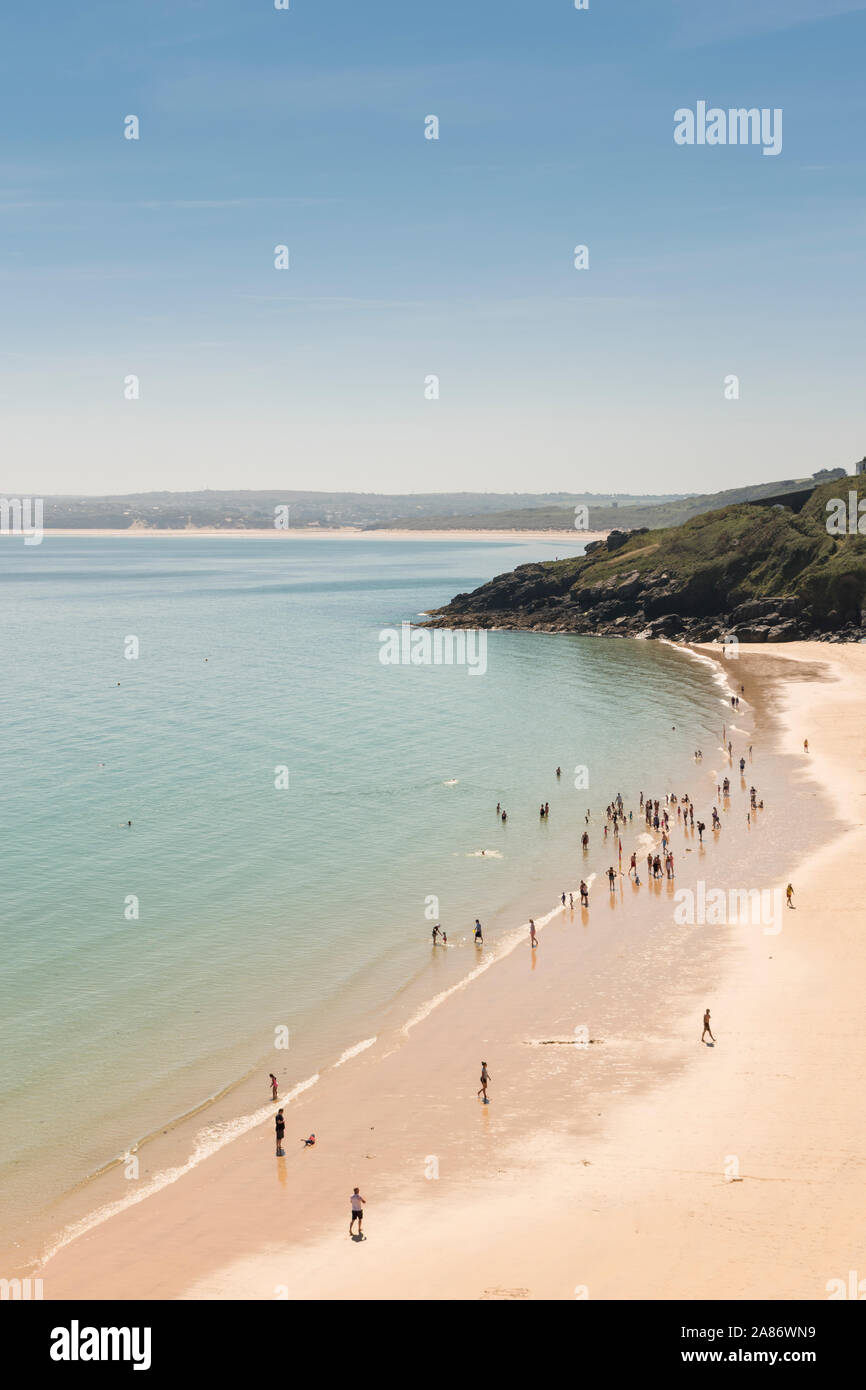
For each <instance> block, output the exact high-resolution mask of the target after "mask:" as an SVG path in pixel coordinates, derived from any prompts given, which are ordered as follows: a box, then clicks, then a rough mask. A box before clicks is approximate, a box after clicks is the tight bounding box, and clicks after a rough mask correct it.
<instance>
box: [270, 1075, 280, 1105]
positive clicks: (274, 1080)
mask: <svg viewBox="0 0 866 1390" xmlns="http://www.w3.org/2000/svg"><path fill="white" fill-rule="evenodd" d="M269 1075H270V1078H271V1094H272V1095H273V1098H274V1100H276V1098H277V1091H278V1090H279V1088H280V1084H279V1082H278V1081H277V1078H276V1077H275V1076H274V1073H273V1072H270V1073H269Z"/></svg>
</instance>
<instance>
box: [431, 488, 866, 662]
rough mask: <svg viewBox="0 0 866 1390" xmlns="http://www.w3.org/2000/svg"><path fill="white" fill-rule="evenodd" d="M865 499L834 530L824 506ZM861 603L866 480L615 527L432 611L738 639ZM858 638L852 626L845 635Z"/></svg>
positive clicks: (864, 598)
mask: <svg viewBox="0 0 866 1390" xmlns="http://www.w3.org/2000/svg"><path fill="white" fill-rule="evenodd" d="M852 493H853V494H855V505H856V503H859V502H860V501H861V500H862V501H863V511H862V514H861V515H860V521H861V525H862V529H863V534H861V533H860V532H859V531H858V530H855V531H854V532H853V533H851V532H850V531H846V532H844V533H843V534H830V532H829V531H828V518H829V516H830V515H831V511H828V504H829V505H830V507H831V509H832V504H833V503H834V500H836V499H838V500H839V501H841V502H843V503H844V505H845V509H846V516H847V508H848V499H849V494H852ZM864 607H866V477H862V476H861V477H856V478H855V477H850V478H843V479H836V480H834V481H832V482H829V483H825V484H824V485H822V486H821V487H818V488H816V490H815V492H814V493H813V495H812V496H811V497H810V498H809V500H808V501H807V502H806V504H805V506H804V507H803V508H802V510H801V511H799V512H796V513H795V512H794V511H792V510H790V509H789V508H787V507H768V506H755V505H751V504H745V505H738V506H731V507H724V508H722V509H721V510H719V511H712V512H707V513H705V514H703V515H701V516H697V517H693V518H692V519H691V520H689V521H687V522H685V523H684V524H683V525H682V526H675V527H667V528H662V529H659V530H652V531H645V530H641V531H635V532H631V533H630V534H627V535H626V534H624V533H622V532H619V533H616V532H615V533H612V534H611V536H609V537H608V540H607V542H599V543H597V544H596V545H594V546H590V547H589V549H588V552H587V554H586V555H584V556H579V557H577V558H571V559H567V560H558V561H553V562H551V563H548V564H539V565H522V566H521V567H520V568H519V569H517V570H515V571H514V573H513V574H510V575H500V576H498V577H497V578H496V579H494V580H492V581H491V582H490V583H489V584H485V585H482V586H481V588H480V589H476V590H475V592H474V593H472V594H460V595H458V596H457V598H456V599H454V600H453V601H452V603H450V604H449V605H448V606H447V607H446V608H444V609H440V610H438V612H437V613H436V614H435V615H434V621H435V622H436V623H437V624H438V625H446V624H447V623H448V622H458V623H459V624H460V625H461V626H466V625H467V623H468V621H469V620H472V621H473V622H477V623H479V624H481V625H484V626H517V627H536V628H538V627H540V628H546V629H552V630H557V631H575V632H604V633H615V632H620V633H623V634H635V633H641V635H646V636H658V635H665V636H689V637H694V638H698V637H707V636H714V635H720V634H723V633H724V632H725V631H737V630H738V629H739V633H740V636H741V637H742V638H743V640H748V638H750V637H755V638H760V636H761V635H763V636H766V635H768V634H769V633H770V632H771V631H772V633H773V636H774V638H777V639H778V638H781V637H795V636H805V635H808V634H809V633H813V632H838V631H839V630H841V629H842V628H845V627H850V628H852V629H853V628H857V629H859V628H860V626H861V623H862V622H863V616H862V615H863V610H864ZM852 635H853V632H852Z"/></svg>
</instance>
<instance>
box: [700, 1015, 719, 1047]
mask: <svg viewBox="0 0 866 1390" xmlns="http://www.w3.org/2000/svg"><path fill="white" fill-rule="evenodd" d="M707 1033H709V1035H710V1037H711V1038H712V1040H713V1042H715V1041H716V1040H715V1038H713V1030H712V1028H711V1027H710V1011H709V1009H707V1011H706V1013H705V1014H704V1031H703V1033H701V1042H703V1040H704V1038H705V1037H706V1035H707Z"/></svg>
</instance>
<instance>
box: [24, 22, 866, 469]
mask: <svg viewBox="0 0 866 1390" xmlns="http://www.w3.org/2000/svg"><path fill="white" fill-rule="evenodd" d="M864 54H866V0H862V3H859V2H858V0H726V3H724V4H722V3H718V0H712V3H709V2H708V0H663V2H662V3H652V2H651V0H625V3H616V0H589V8H588V9H586V10H576V9H575V8H574V0H520V2H518V0H436V3H435V4H434V3H427V0H365V3H362V4H360V3H358V0H315V3H314V0H290V8H289V9H288V10H277V9H276V8H275V6H274V0H236V3H235V2H234V0H232V2H231V3H230V0H167V2H166V3H163V0H147V3H146V4H139V5H132V4H118V3H117V0H83V3H82V4H80V5H74V6H73V5H69V4H68V3H59V0H44V2H43V3H40V4H39V5H30V6H26V5H18V6H15V7H11V6H10V7H6V8H5V10H4V12H3V14H2V18H0V132H2V135H0V451H2V460H3V480H2V484H0V487H2V490H3V491H4V495H6V496H12V495H48V494H51V493H57V492H68V493H79V492H80V493H103V492H133V491H151V490H153V491H156V490H163V489H191V488H204V487H209V488H243V487H249V488H274V489H293V488H304V489H307V488H317V489H323V490H338V491H339V490H346V491H358V490H363V491H367V490H369V491H380V492H389V491H390V492H408V491H425V492H426V491H455V490H461V489H467V490H489V491H495V492H510V491H516V492H539V491H573V492H581V491H584V490H590V491H593V490H594V491H609V490H621V491H623V492H641V491H647V492H664V491H671V492H684V491H698V492H709V491H715V490H717V489H721V488H724V487H732V486H736V485H740V484H745V483H749V482H758V481H763V480H769V479H775V478H787V477H792V476H803V475H807V474H810V473H812V472H814V471H815V470H817V469H819V468H823V467H838V466H842V467H848V468H850V467H852V465H853V462H854V460H855V459H858V458H860V457H861V456H862V455H863V454H864V453H866V422H864V419H863V390H864V371H863V352H862V345H863V322H864V272H863V265H864V246H866V184H864V173H866V138H864V137H866V87H864V84H863V80H862V68H863V59H864ZM699 101H705V102H706V103H707V106H708V107H720V108H723V109H727V108H730V107H758V108H768V109H770V110H775V109H776V108H779V109H781V111H782V113H783V118H782V132H783V142H782V150H781V152H780V153H779V154H778V155H776V156H765V155H764V154H763V153H762V149H761V148H760V146H753V145H725V146H719V145H716V146H711V145H697V144H694V145H678V144H676V143H675V141H674V138H673V135H674V128H675V118H674V113H675V112H676V111H677V110H680V109H683V108H689V109H692V110H695V109H696V108H697V103H698V102H699ZM131 115H133V116H136V117H137V118H138V122H139V138H138V139H137V140H130V139H127V138H125V135H124V130H125V122H126V118H127V117H128V116H131ZM429 116H435V117H436V118H437V119H438V123H439V130H438V134H439V138H438V139H437V140H432V139H427V138H425V123H426V120H427V118H428V117H429ZM578 245H583V246H586V247H587V248H588V261H589V264H588V268H586V269H576V268H575V265H574V259H575V257H574V248H575V247H576V246H578ZM277 246H287V247H288V249H289V268H288V269H277V268H276V267H275V248H276V247H277ZM731 376H735V377H736V378H737V386H736V387H732V385H731V384H730V382H728V383H727V385H726V378H729V377H731ZM432 377H435V378H437V379H438V399H429V398H428V396H429V395H430V391H431V388H430V386H429V379H430V378H432ZM130 378H137V383H138V386H137V389H138V398H137V399H135V398H133V399H128V398H127V396H128V395H129V393H130V392H131V391H132V392H134V390H135V384H134V383H132V384H130V381H129V379H130ZM734 390H738V396H736V398H731V397H732V391H734Z"/></svg>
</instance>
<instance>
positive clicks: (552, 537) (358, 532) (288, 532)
mask: <svg viewBox="0 0 866 1390" xmlns="http://www.w3.org/2000/svg"><path fill="white" fill-rule="evenodd" d="M44 534H45V535H46V536H136V537H142V536H143V537H146V538H159V537H160V536H212V537H220V536H225V537H227V538H234V537H238V536H246V537H249V538H250V539H253V540H310V539H312V538H313V537H316V536H318V537H322V536H324V537H328V538H331V539H341V538H347V539H352V540H374V541H376V540H379V541H381V540H386V541H388V540H397V541H445V540H447V541H454V540H462V541H503V540H508V541H514V540H526V541H568V542H570V543H571V544H572V545H582V544H584V543H585V542H588V541H597V540H602V539H603V538H604V537H605V536H606V535H608V534H609V533H608V532H607V531H576V530H575V531H521V530H519V529H517V528H515V529H514V530H511V531H458V530H451V531H399V530H391V529H389V530H382V531H365V530H363V529H362V528H361V527H359V526H338V527H325V526H287V527H286V528H285V530H277V529H276V527H273V526H268V527H264V528H262V529H260V530H254V529H252V528H240V529H237V530H233V529H231V528H230V527H221V528H219V529H209V528H208V527H206V526H184V527H180V528H178V529H175V530H172V529H171V528H170V527H149V526H130V527H127V528H126V529H124V530H122V531H121V530H116V531H108V530H88V529H86V528H81V529H76V528H75V527H66V528H64V527H50V526H46V527H45V528H44ZM9 539H11V540H14V539H16V537H15V536H14V535H13V536H10V537H9Z"/></svg>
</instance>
